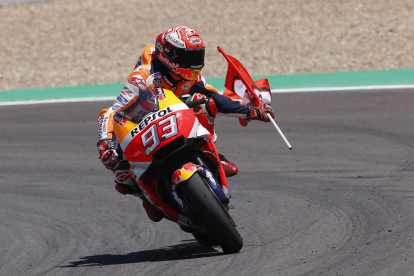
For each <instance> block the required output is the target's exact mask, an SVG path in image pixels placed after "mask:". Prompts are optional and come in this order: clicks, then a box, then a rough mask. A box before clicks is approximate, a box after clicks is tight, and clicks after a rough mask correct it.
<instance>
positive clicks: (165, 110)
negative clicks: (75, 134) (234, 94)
mask: <svg viewBox="0 0 414 276" xmlns="http://www.w3.org/2000/svg"><path fill="white" fill-rule="evenodd" d="M163 91H164V93H165V96H164V95H161V96H160V97H159V98H158V103H159V110H157V111H155V112H150V113H148V114H147V115H146V116H144V117H143V118H142V120H141V121H140V122H139V123H133V122H131V121H129V120H123V121H122V120H121V121H120V122H118V121H119V120H117V121H115V120H114V132H115V134H116V136H117V139H118V143H119V145H120V146H121V148H122V150H123V152H124V156H125V157H126V159H127V160H128V161H129V162H151V161H152V160H153V157H152V155H153V154H154V153H156V152H157V151H158V150H160V149H162V148H163V147H164V146H165V145H167V144H169V143H171V142H172V141H174V140H175V139H177V138H179V137H181V136H182V137H184V138H191V137H196V136H197V131H198V129H199V123H198V119H197V118H196V116H195V115H194V113H193V112H192V111H191V110H190V109H189V108H188V107H187V106H186V105H185V104H184V103H183V102H182V101H181V100H180V99H178V98H177V97H176V96H175V95H174V93H173V92H171V91H169V90H163Z"/></svg>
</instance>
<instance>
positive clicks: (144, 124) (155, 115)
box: [131, 107, 173, 137]
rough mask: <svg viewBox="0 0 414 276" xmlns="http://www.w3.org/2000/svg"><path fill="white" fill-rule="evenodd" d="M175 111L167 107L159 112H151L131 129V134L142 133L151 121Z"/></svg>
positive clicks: (133, 135)
mask: <svg viewBox="0 0 414 276" xmlns="http://www.w3.org/2000/svg"><path fill="white" fill-rule="evenodd" d="M171 112H173V111H172V110H171V108H170V107H167V108H166V109H162V110H160V111H158V112H156V113H155V112H154V113H150V114H148V115H147V116H145V117H144V118H142V120H141V122H140V123H139V125H138V126H137V127H136V128H134V129H133V130H131V136H132V137H135V135H137V134H138V133H140V132H141V131H143V130H144V129H145V128H146V127H147V126H148V125H149V124H150V123H151V122H153V121H155V120H156V119H159V118H161V117H164V116H165V115H167V114H169V113H171Z"/></svg>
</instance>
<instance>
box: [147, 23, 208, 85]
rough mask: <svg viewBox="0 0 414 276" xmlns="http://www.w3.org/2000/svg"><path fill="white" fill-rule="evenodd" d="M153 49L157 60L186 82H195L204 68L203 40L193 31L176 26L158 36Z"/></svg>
mask: <svg viewBox="0 0 414 276" xmlns="http://www.w3.org/2000/svg"><path fill="white" fill-rule="evenodd" d="M155 49H156V51H157V53H158V59H159V60H160V61H161V62H162V63H163V64H164V65H165V66H166V67H167V68H168V69H169V70H170V71H171V72H173V73H174V74H176V75H178V76H179V77H181V78H184V79H186V80H196V79H197V77H198V75H199V74H200V71H201V69H202V68H203V66H204V53H205V47H204V43H203V39H202V38H201V36H200V34H199V33H198V32H197V31H196V30H194V29H191V28H188V27H185V26H178V27H174V28H171V29H169V30H167V31H165V32H163V33H161V34H159V35H158V37H157V41H156V45H155Z"/></svg>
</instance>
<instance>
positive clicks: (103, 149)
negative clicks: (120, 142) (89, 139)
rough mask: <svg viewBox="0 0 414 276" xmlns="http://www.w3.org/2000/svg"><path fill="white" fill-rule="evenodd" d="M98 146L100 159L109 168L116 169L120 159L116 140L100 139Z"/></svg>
mask: <svg viewBox="0 0 414 276" xmlns="http://www.w3.org/2000/svg"><path fill="white" fill-rule="evenodd" d="M97 146H98V152H99V159H101V161H102V163H103V164H104V165H105V167H106V168H107V169H109V170H112V171H114V170H115V168H116V165H117V164H118V161H119V160H118V159H119V156H118V153H117V152H116V150H115V149H114V140H112V139H103V140H100V141H99V142H98V144H97Z"/></svg>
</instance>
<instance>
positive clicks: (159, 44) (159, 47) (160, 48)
mask: <svg viewBox="0 0 414 276" xmlns="http://www.w3.org/2000/svg"><path fill="white" fill-rule="evenodd" d="M157 51H158V52H160V53H161V52H162V45H161V43H159V42H157Z"/></svg>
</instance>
